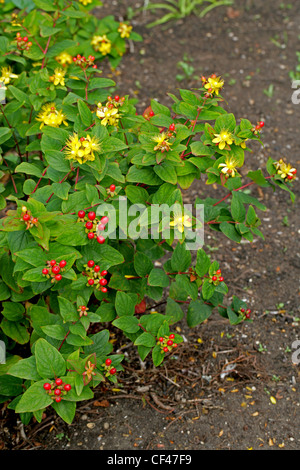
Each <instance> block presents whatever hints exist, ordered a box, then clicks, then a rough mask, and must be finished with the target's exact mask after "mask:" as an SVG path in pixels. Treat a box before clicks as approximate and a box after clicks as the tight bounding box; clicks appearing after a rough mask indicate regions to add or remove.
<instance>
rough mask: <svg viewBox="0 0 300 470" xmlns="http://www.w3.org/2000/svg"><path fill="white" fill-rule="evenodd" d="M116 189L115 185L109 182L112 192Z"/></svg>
mask: <svg viewBox="0 0 300 470" xmlns="http://www.w3.org/2000/svg"><path fill="white" fill-rule="evenodd" d="M115 189H116V185H115V184H111V185H110V187H109V190H110V191H111V192H112V193H113V192H114V191H115Z"/></svg>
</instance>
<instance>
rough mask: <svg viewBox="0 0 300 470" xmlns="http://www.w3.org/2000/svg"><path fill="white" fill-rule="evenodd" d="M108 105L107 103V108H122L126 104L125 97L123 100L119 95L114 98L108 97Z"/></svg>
mask: <svg viewBox="0 0 300 470" xmlns="http://www.w3.org/2000/svg"><path fill="white" fill-rule="evenodd" d="M107 101H108V102H107V103H106V106H107V107H109V106H111V105H112V106H115V107H116V108H117V107H118V106H119V107H120V106H122V105H123V104H124V101H125V97H124V96H123V97H122V98H120V96H119V95H115V96H114V98H113V97H112V96H108V97H107Z"/></svg>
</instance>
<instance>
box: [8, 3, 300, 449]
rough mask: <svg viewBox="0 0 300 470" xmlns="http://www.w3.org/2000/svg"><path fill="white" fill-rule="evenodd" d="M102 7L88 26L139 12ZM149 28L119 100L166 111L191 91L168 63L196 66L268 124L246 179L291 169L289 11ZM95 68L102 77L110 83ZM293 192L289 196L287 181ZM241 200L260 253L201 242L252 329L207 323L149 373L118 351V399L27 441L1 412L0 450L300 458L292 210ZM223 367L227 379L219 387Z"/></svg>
mask: <svg viewBox="0 0 300 470" xmlns="http://www.w3.org/2000/svg"><path fill="white" fill-rule="evenodd" d="M108 3H109V6H106V7H103V8H102V9H99V10H97V11H96V14H97V15H98V16H99V17H100V16H105V15H107V14H108V13H112V14H115V15H117V17H120V18H122V17H123V18H124V17H126V12H127V7H128V6H131V7H133V8H136V7H138V6H142V5H143V3H144V2H143V1H142V0H140V1H139V2H137V1H136V0H122V1H112V2H108ZM282 4H283V5H282ZM280 5H281V7H280ZM284 5H286V6H285V7H284V8H283V6H284ZM288 5H291V8H289V7H288ZM152 18H153V15H151V14H149V13H147V15H145V14H143V13H142V12H140V13H138V14H137V15H136V16H135V17H134V18H133V21H132V23H133V24H134V28H135V30H136V31H137V32H139V33H141V34H142V35H143V37H144V42H143V43H138V44H137V43H135V45H134V52H133V53H131V54H127V55H126V56H124V58H123V61H122V63H121V65H120V67H118V69H117V74H116V73H115V72H114V73H112V76H113V77H114V78H115V80H116V82H117V88H116V89H117V91H118V93H119V94H129V95H130V96H132V97H137V98H138V99H139V103H138V110H139V112H142V111H143V110H144V109H145V107H147V106H148V105H149V104H150V99H151V98H157V99H158V100H159V101H160V102H162V103H164V104H167V105H170V104H171V100H170V99H169V97H168V96H167V94H166V93H167V92H171V93H174V91H175V92H176V89H177V88H193V87H197V86H199V81H198V80H197V79H195V78H191V79H186V80H184V81H182V82H178V81H177V80H176V74H177V73H180V70H179V69H178V68H177V63H178V62H179V61H181V60H182V59H183V58H184V54H185V55H186V57H189V58H191V59H193V61H191V62H190V64H192V65H193V66H194V68H195V73H194V74H195V75H198V76H199V75H200V76H201V74H206V75H207V74H210V73H213V72H215V73H218V74H221V75H222V76H223V77H225V79H226V83H227V86H226V87H225V89H224V92H223V96H224V97H225V99H226V100H227V102H228V105H227V109H228V110H229V111H230V112H233V113H234V114H235V115H236V116H237V117H240V118H242V117H245V118H248V119H250V120H251V121H252V122H256V121H257V120H261V119H263V120H265V122H266V125H265V128H264V131H263V140H264V142H265V146H264V148H259V147H258V146H257V147H256V148H253V150H254V152H253V154H251V155H250V156H248V161H247V164H246V165H245V168H244V172H245V173H247V171H248V170H249V169H256V168H257V166H262V167H263V165H264V164H265V162H266V161H267V159H268V157H269V156H272V157H273V158H275V159H279V158H280V157H282V156H283V157H286V158H287V159H288V160H289V161H291V162H292V163H293V164H294V165H296V166H297V164H299V163H300V156H299V143H300V137H299V132H297V131H298V129H299V118H300V105H298V106H297V105H294V104H292V101H291V95H292V91H293V90H292V88H291V80H290V78H289V71H290V70H294V69H295V67H296V63H297V59H296V51H297V50H300V39H299V33H300V31H299V20H300V5H299V4H298V2H296V0H290V1H289V2H286V3H285V4H284V2H283V1H281V0H256V1H242V0H236V2H235V5H234V10H228V9H227V8H225V7H221V8H219V9H216V10H215V11H214V12H213V13H210V14H209V15H207V16H206V17H205V18H204V19H202V20H200V19H198V18H197V17H195V16H191V17H188V18H185V19H183V20H180V21H177V22H173V23H168V24H167V25H165V26H159V27H156V28H155V29H147V28H146V24H147V23H149V21H150V20H151V19H152ZM274 40H275V42H276V41H277V45H275V44H274ZM279 45H281V47H278V46H279ZM103 70H104V72H103V75H104V76H107V75H108V74H109V73H111V72H110V70H109V69H105V67H104V68H103ZM271 84H272V85H273V87H274V91H273V96H272V97H268V96H267V95H266V94H265V93H264V90H266V89H268V88H269V85H271ZM295 192H296V194H298V196H299V185H298V181H297V182H296V183H295ZM216 194H220V197H222V195H223V194H224V193H223V192H222V190H221V189H217V191H215V190H214V188H212V187H207V186H205V185H204V184H203V183H201V181H199V182H195V183H194V184H193V186H192V187H191V188H190V190H188V191H187V192H186V196H185V197H186V201H189V202H191V201H193V200H194V199H195V197H196V196H197V195H200V196H204V195H210V196H212V195H213V196H214V197H215V195H216ZM252 194H253V195H257V196H258V197H259V199H260V200H262V201H263V202H264V203H265V204H266V205H267V207H268V208H269V210H268V211H267V212H266V213H262V230H263V232H264V234H265V241H264V242H263V241H261V240H255V241H254V242H253V243H252V244H249V243H248V242H247V243H242V244H240V245H235V244H234V243H233V242H230V241H229V240H227V239H226V238H225V237H223V235H221V234H220V235H219V234H218V236H217V237H215V232H211V233H206V234H205V236H206V239H205V243H206V246H207V247H208V249H210V250H211V251H212V255H213V256H214V258H215V259H217V260H218V261H219V262H220V264H221V265H222V273H223V271H224V276H225V279H226V280H227V282H228V284H229V286H230V289H231V292H232V293H236V294H237V295H239V296H241V297H242V298H244V299H246V300H247V301H248V303H249V306H250V307H251V308H252V310H253V312H254V315H253V316H254V322H253V323H251V324H249V323H248V324H242V325H239V326H238V327H232V326H230V325H229V324H228V322H226V321H224V320H223V319H222V318H221V317H219V316H218V314H217V313H216V314H215V315H213V316H212V317H211V319H209V320H208V321H207V322H206V323H204V324H202V325H200V326H199V327H197V328H194V329H192V330H190V329H188V328H187V327H186V325H185V324H180V326H179V327H180V328H181V332H182V334H183V335H184V337H185V340H186V341H185V342H184V344H183V346H182V347H180V349H179V350H178V354H177V355H174V356H173V357H170V358H169V359H168V360H167V361H165V364H164V365H163V366H162V367H160V368H157V369H153V366H152V364H151V362H150V361H149V362H147V361H146V363H145V364H141V363H140V361H139V359H138V357H137V354H136V351H135V349H134V348H132V347H131V345H130V344H129V343H128V344H127V342H126V339H123V345H124V346H125V349H124V351H125V353H126V355H127V356H126V362H125V364H126V366H125V371H124V372H123V373H122V374H120V386H121V391H120V392H114V391H113V390H112V387H109V388H108V389H104V388H99V389H98V390H97V391H96V393H95V400H96V401H95V400H94V401H92V402H89V403H83V404H81V406H80V407H79V409H78V413H77V415H76V419H75V420H74V423H73V424H72V425H70V426H69V425H66V424H65V423H63V422H62V420H61V419H60V418H57V417H55V416H54V415H47V416H46V418H45V420H43V421H42V423H41V424H37V423H33V424H31V425H30V426H27V427H25V429H24V431H25V433H26V436H27V441H25V440H24V439H23V438H22V434H21V428H20V425H18V424H16V423H15V422H13V423H12V422H11V420H12V417H11V415H10V414H9V415H7V413H6V412H5V411H4V410H3V411H2V415H3V417H4V419H3V420H2V433H1V434H2V438H1V439H2V444H1V447H2V449H12V448H13V449H33V448H34V449H45V450H64V449H72V450H73V449H76V450H78V449H85V450H87V449H88V450H97V449H104V450H121V449H122V450H141V449H142V450H146V449H148V450H202V449H205V450H208V449H232V450H238V449H243V450H244V449H248V448H253V449H264V450H265V449H270V450H274V449H288V450H295V449H299V448H300V432H299V429H300V427H299V424H300V408H299V390H300V385H299V382H300V369H299V365H298V366H297V365H295V364H293V363H292V359H291V355H292V352H293V349H292V343H293V342H294V341H295V340H296V339H298V338H299V323H300V322H299V317H300V314H299V305H298V299H299V289H298V288H299V285H298V281H299V266H300V259H299V244H298V243H297V242H298V237H299V233H300V227H299V201H296V203H295V204H294V205H293V204H292V203H291V202H290V200H289V195H288V193H284V194H283V192H276V193H274V194H272V193H271V192H270V191H264V192H261V191H259V192H257V190H256V189H254V188H253V189H252ZM285 216H287V218H286V219H284V217H285ZM227 363H230V364H231V365H233V370H232V371H231V373H230V374H229V375H227V376H225V377H224V378H222V376H221V373H222V371H223V370H224V368H225V367H226V365H228V364H227ZM271 397H273V398H275V400H276V403H275V402H274V404H273V403H272V401H271V400H270V398H271ZM273 401H274V400H273Z"/></svg>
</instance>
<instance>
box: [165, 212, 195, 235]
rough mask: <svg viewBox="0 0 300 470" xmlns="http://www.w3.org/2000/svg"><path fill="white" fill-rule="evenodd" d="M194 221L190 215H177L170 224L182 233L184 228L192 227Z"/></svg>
mask: <svg viewBox="0 0 300 470" xmlns="http://www.w3.org/2000/svg"><path fill="white" fill-rule="evenodd" d="M191 226H192V221H191V218H190V217H189V216H188V215H182V214H177V215H176V214H175V216H174V220H172V221H171V222H170V227H176V228H177V230H178V231H179V232H180V233H183V232H184V227H191Z"/></svg>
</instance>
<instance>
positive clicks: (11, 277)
mask: <svg viewBox="0 0 300 470" xmlns="http://www.w3.org/2000/svg"><path fill="white" fill-rule="evenodd" d="M35 4H36V6H37V7H38V8H35V9H34V10H31V12H30V13H28V15H27V16H25V17H24V18H23V20H22V23H20V24H15V25H14V26H11V25H8V26H7V27H8V29H9V32H8V33H7V35H6V33H5V35H4V36H2V37H1V38H0V49H1V51H2V54H3V57H2V60H3V58H4V60H5V62H4V65H3V67H5V69H4V71H5V74H4V71H3V69H2V82H3V86H2V88H3V89H4V91H5V95H6V96H5V102H3V103H2V104H1V105H0V111H1V112H0V122H1V127H0V145H1V157H0V158H1V159H0V171H1V174H0V175H1V186H0V191H1V201H0V202H1V209H5V211H4V216H3V217H2V218H1V219H0V301H1V303H2V305H1V323H0V329H1V332H0V339H1V342H2V343H0V346H1V347H2V349H3V348H4V346H5V349H6V363H4V364H2V365H0V400H1V401H2V402H6V401H8V400H11V399H12V400H11V401H10V403H9V404H8V408H9V409H13V410H15V411H16V413H19V414H20V416H21V419H22V421H23V423H25V424H27V423H29V421H30V419H31V418H32V416H34V418H35V419H36V420H37V421H41V420H42V417H43V413H44V411H45V409H46V408H47V407H52V408H54V410H55V411H56V412H57V413H58V415H59V416H61V417H62V419H64V420H65V421H66V422H67V423H71V422H72V420H73V418H74V415H75V411H76V403H77V402H78V401H82V400H88V399H90V398H92V397H93V391H92V389H93V388H94V387H96V386H97V385H98V384H100V383H101V382H103V381H105V380H107V381H110V382H112V383H117V381H118V372H119V371H122V365H121V362H122V359H123V355H122V354H120V353H118V350H119V345H118V341H119V340H120V338H121V337H122V336H121V335H123V334H124V335H125V336H126V337H127V338H128V339H129V340H130V341H131V342H132V343H134V345H136V346H137V350H138V353H139V355H140V357H141V359H142V360H145V359H146V358H147V357H148V356H151V357H152V360H153V363H154V365H155V366H156V367H158V366H160V364H161V363H162V362H163V360H164V359H165V357H168V356H169V355H170V354H172V353H173V352H174V351H177V350H178V348H180V343H181V342H182V337H181V336H180V335H178V334H177V333H176V332H174V329H173V328H174V327H173V325H174V324H175V323H176V322H178V321H180V320H182V319H183V318H184V317H185V312H184V310H183V308H182V307H186V308H187V313H186V320H187V323H188V325H189V326H190V327H194V326H196V325H199V324H200V323H201V322H203V321H204V320H206V319H207V318H209V317H210V315H211V314H212V312H213V311H214V310H218V311H219V313H220V314H221V315H222V317H224V318H228V319H229V321H230V323H231V324H234V325H236V324H239V323H240V322H243V321H252V319H251V310H250V309H249V308H248V306H247V305H246V303H245V302H244V301H242V300H240V299H239V298H238V297H237V296H233V297H232V299H231V300H229V301H228V300H226V298H225V297H226V294H227V292H228V288H227V285H226V282H225V281H226V279H225V278H224V276H223V275H222V268H221V267H220V266H219V264H218V263H217V262H216V261H212V260H211V259H210V256H208V255H207V254H206V253H205V251H204V250H203V248H202V247H201V243H199V240H198V238H197V237H198V235H199V233H201V231H202V230H203V229H204V228H205V229H207V230H213V231H214V232H221V234H223V235H225V236H227V237H228V238H230V239H231V240H233V241H235V242H238V243H239V242H241V240H242V239H245V240H247V241H249V242H251V241H252V240H253V235H255V236H260V237H263V234H262V233H261V231H260V230H259V228H258V227H259V226H260V219H259V217H258V215H257V214H256V208H257V209H259V210H262V211H264V210H265V209H266V207H265V206H264V205H263V204H262V203H261V202H260V201H258V200H257V199H256V198H255V197H253V196H250V195H249V194H248V193H246V192H244V191H243V189H244V188H249V187H250V186H251V185H255V184H256V185H259V186H262V187H264V188H272V189H275V188H282V189H284V190H286V191H289V193H290V195H291V198H292V200H293V199H294V196H293V193H292V191H291V183H292V182H293V180H294V179H295V178H296V170H295V169H294V168H292V167H291V166H290V165H289V164H287V163H285V162H284V161H283V160H279V161H278V162H275V161H273V160H272V159H271V158H270V159H269V160H268V162H267V165H266V171H267V175H265V174H264V173H263V171H262V170H261V169H259V170H256V171H250V172H248V173H247V175H244V176H245V177H246V178H247V182H246V183H244V182H242V176H241V174H240V173H239V171H240V168H242V167H243V164H244V158H245V153H246V152H249V151H250V148H249V147H248V143H251V141H254V142H256V143H260V142H261V140H260V133H261V129H262V128H263V125H264V123H263V122H258V123H257V124H252V123H251V122H250V121H249V120H247V119H241V120H240V122H239V123H238V124H237V122H236V120H235V117H234V116H233V114H228V113H227V112H226V110H225V109H224V108H223V107H221V106H220V103H221V102H222V101H223V99H222V96H221V95H220V92H221V90H222V88H223V86H224V82H223V80H222V79H221V78H220V77H217V76H216V75H212V76H210V77H208V78H205V77H202V86H201V87H200V88H199V89H197V90H194V91H189V90H183V89H181V90H180V96H179V97H177V96H175V95H172V94H170V97H171V98H172V100H173V101H174V104H173V106H172V108H171V109H170V108H169V107H166V106H164V105H162V104H160V103H158V102H157V101H155V100H152V101H151V106H150V107H149V108H148V109H146V110H145V112H144V113H143V115H139V114H137V113H136V109H135V106H134V103H133V101H132V100H130V99H129V97H128V96H124V97H120V96H118V95H115V96H113V97H112V96H109V93H108V91H107V90H106V88H107V87H111V86H113V85H114V83H113V82H112V80H109V79H105V78H101V77H99V72H98V68H97V67H95V63H96V59H95V57H96V56H94V55H92V54H89V55H88V56H86V55H83V53H84V52H85V50H84V49H77V50H76V54H74V55H73V56H72V60H71V63H70V64H68V66H67V67H65V68H63V69H62V71H61V70H60V71H57V62H56V57H57V54H63V53H64V52H65V50H64V47H66V45H68V46H70V43H69V40H66V41H67V43H65V40H63V39H62V35H64V34H65V33H64V32H65V30H66V27H65V26H66V23H68V22H70V24H74V25H75V23H76V24H77V20H78V18H79V20H80V21H84V18H83V17H82V16H81V15H80V13H81V9H78V3H77V2H70V1H68V2H64V1H63V0H61V1H60V0H59V1H58V2H56V3H53V2H52V1H50V0H43V1H42V0H35ZM77 15H78V16H77ZM80 21H79V24H80ZM24 25H25V27H26V28H27V27H28V31H30V32H31V33H30V35H29V33H28V40H30V42H31V43H32V46H31V49H30V50H29V51H27V50H26V47H25V48H24V45H23V43H24ZM26 25H27V26H26ZM74 27H75V26H74ZM4 29H6V27H5V28H4ZM75 29H76V28H75ZM46 31H47V33H46ZM33 32H34V33H33ZM17 33H20V36H17ZM26 34H27V32H26ZM66 34H69V33H66ZM74 34H76V35H77V34H78V36H79V35H80V34H79V32H78V31H77V29H76V31H75V33H74ZM14 37H16V38H19V37H22V41H23V42H22V43H21V40H20V43H21V44H22V47H18V43H17V42H16V41H15V40H14V39H12V38H14ZM25 43H26V44H28V41H25ZM70 47H73V46H70ZM76 47H78V48H80V41H79V45H78V46H76ZM33 48H34V51H36V53H37V54H38V56H36V55H35V54H34V56H33V57H32V56H31V53H32V50H33ZM24 49H25V51H24ZM68 50H69V48H68ZM77 52H78V53H77ZM200 178H203V187H204V188H205V184H215V185H219V186H220V188H222V189H223V190H225V195H224V196H223V197H222V198H221V199H217V198H210V197H207V198H205V199H202V200H200V199H199V198H198V199H197V200H196V201H195V204H196V208H199V207H200V208H202V209H203V211H202V212H201V211H197V212H196V216H195V215H193V210H192V209H193V208H189V210H185V206H184V204H183V191H184V190H186V189H188V188H189V187H190V185H191V184H192V183H193V181H194V180H200ZM168 210H169V212H168ZM194 229H195V230H194ZM195 240H196V241H195ZM192 250H195V253H193V251H192ZM196 250H197V251H196ZM166 255H169V256H166ZM192 255H194V256H192ZM158 260H161V261H160V262H159V263H158ZM166 294H168V295H167V296H166V297H165V298H166V309H165V312H163V313H157V312H154V313H151V311H150V307H152V306H153V305H155V303H157V302H160V301H161V299H162V298H163V296H164V295H166ZM112 331H113V332H114V333H115V338H114V341H113V340H112V338H111V336H110V333H111V332H112ZM115 343H116V344H115ZM114 348H115V353H113V349H114Z"/></svg>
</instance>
